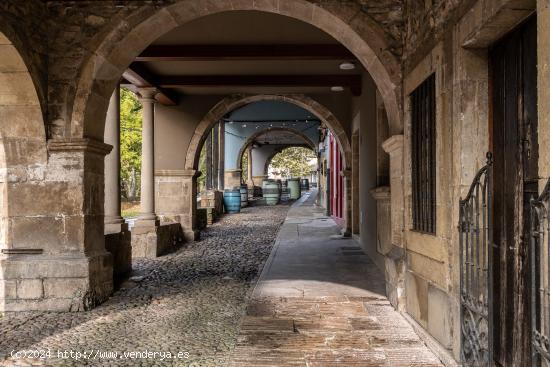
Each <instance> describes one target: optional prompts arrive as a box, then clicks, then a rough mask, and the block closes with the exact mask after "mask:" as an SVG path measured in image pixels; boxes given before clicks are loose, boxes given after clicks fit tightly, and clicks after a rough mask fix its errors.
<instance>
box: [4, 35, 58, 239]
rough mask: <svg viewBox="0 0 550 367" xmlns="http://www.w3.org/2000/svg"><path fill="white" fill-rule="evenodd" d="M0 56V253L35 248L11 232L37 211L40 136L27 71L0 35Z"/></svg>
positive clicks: (43, 161) (42, 162)
mask: <svg viewBox="0 0 550 367" xmlns="http://www.w3.org/2000/svg"><path fill="white" fill-rule="evenodd" d="M0 55H2V57H1V58H0V170H1V174H0V191H1V194H0V209H1V214H0V216H1V224H0V231H1V234H0V248H2V249H12V248H14V247H18V248H22V247H26V248H29V247H32V246H36V244H34V243H33V241H32V240H30V239H29V237H31V236H28V234H24V233H21V231H20V230H17V228H18V225H19V224H21V223H20V222H21V220H25V217H26V216H27V215H31V214H36V213H37V211H38V210H39V209H37V208H33V206H34V205H36V203H33V202H32V200H34V199H35V198H33V197H32V196H33V192H36V190H37V188H38V187H39V186H41V184H42V183H43V180H44V171H45V169H46V165H47V149H46V131H45V125H44V119H43V113H42V108H41V104H40V99H39V96H38V92H37V89H36V87H35V84H34V82H33V78H32V76H31V73H30V71H29V68H28V67H27V64H26V63H25V61H24V59H23V57H22V55H21V53H20V52H19V51H18V49H17V48H16V46H15V45H14V44H13V43H12V42H11V40H10V39H8V37H7V36H6V35H5V34H4V33H2V32H0Z"/></svg>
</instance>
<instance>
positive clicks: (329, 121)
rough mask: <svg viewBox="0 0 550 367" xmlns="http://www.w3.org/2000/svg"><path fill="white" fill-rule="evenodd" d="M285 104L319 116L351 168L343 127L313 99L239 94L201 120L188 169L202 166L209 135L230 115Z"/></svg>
mask: <svg viewBox="0 0 550 367" xmlns="http://www.w3.org/2000/svg"><path fill="white" fill-rule="evenodd" d="M267 100H272V101H282V102H288V103H291V104H294V105H296V106H298V107H301V108H303V109H305V110H307V111H309V112H310V113H311V114H313V115H315V116H317V117H318V118H319V119H320V120H321V122H323V123H324V124H326V126H327V127H328V128H329V129H330V130H331V131H332V132H333V134H334V136H335V137H336V140H337V141H338V145H339V146H340V149H341V151H342V156H343V157H344V165H345V166H346V167H347V165H348V164H350V162H351V145H350V142H349V139H348V136H347V134H346V132H345V130H344V128H343V127H342V124H341V123H340V121H338V119H337V118H336V116H334V114H333V113H332V112H331V111H330V110H329V109H328V108H326V107H325V106H323V105H322V104H320V103H319V102H317V101H315V100H314V99H313V98H311V97H308V96H306V95H303V94H285V95H273V94H258V95H242V94H236V95H233V96H230V97H227V98H224V99H223V100H222V101H220V102H219V103H217V104H216V105H215V106H214V107H213V108H212V109H211V110H210V111H209V112H208V113H207V114H206V115H205V116H204V118H203V119H202V120H201V122H200V123H199V124H198V125H197V128H196V129H195V133H194V134H193V137H192V138H191V142H190V143H189V148H188V149H187V155H186V158H185V169H186V170H196V169H197V168H198V164H199V157H200V149H201V147H202V144H203V142H204V139H206V136H207V135H208V132H209V131H210V130H211V129H212V127H213V126H214V125H215V124H216V123H217V122H219V121H220V120H221V119H222V118H223V116H225V115H226V114H228V113H230V112H232V111H234V110H236V109H238V108H240V107H243V106H245V105H247V104H250V103H254V102H258V101H267Z"/></svg>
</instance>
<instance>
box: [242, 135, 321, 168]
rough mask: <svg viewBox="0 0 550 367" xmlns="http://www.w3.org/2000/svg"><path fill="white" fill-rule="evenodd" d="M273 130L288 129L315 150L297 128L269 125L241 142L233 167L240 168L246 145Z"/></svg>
mask: <svg viewBox="0 0 550 367" xmlns="http://www.w3.org/2000/svg"><path fill="white" fill-rule="evenodd" d="M273 131H288V132H290V133H292V134H293V135H295V136H297V137H299V138H300V139H302V140H303V141H304V144H305V145H307V146H308V147H310V148H311V149H313V150H315V144H314V143H313V142H312V141H311V139H310V138H309V137H308V136H307V135H306V134H304V133H303V132H301V131H299V130H297V129H293V128H291V127H270V128H267V129H263V130H260V131H258V132H256V133H255V134H253V135H251V136H250V137H249V138H248V139H247V140H246V141H245V142H244V143H243V145H242V147H241V149H239V153H238V154H237V161H236V163H235V167H237V168H241V169H242V167H241V162H242V158H243V154H244V152H245V151H246V149H247V148H248V146H249V145H250V144H252V143H253V142H254V141H255V140H256V139H257V138H258V137H259V136H262V135H265V134H266V133H268V132H273Z"/></svg>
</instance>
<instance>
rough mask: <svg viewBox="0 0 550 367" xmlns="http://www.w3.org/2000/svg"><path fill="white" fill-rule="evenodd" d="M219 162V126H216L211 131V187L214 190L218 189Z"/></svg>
mask: <svg viewBox="0 0 550 367" xmlns="http://www.w3.org/2000/svg"><path fill="white" fill-rule="evenodd" d="M219 161H220V146H219V124H216V125H215V126H214V128H213V129H212V186H213V188H214V189H215V190H218V189H219V180H218V178H219V176H218V169H219Z"/></svg>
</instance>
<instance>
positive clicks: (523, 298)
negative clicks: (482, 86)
mask: <svg viewBox="0 0 550 367" xmlns="http://www.w3.org/2000/svg"><path fill="white" fill-rule="evenodd" d="M536 52H537V40H536V17H534V16H533V17H531V18H530V19H529V20H528V21H526V22H525V23H524V24H523V25H521V26H520V27H518V28H517V29H516V30H514V31H513V32H512V33H510V34H509V35H507V36H506V37H505V38H503V39H502V40H501V41H499V42H498V43H497V44H495V45H494V46H493V47H492V48H491V50H490V59H491V81H492V88H491V89H492V115H493V121H492V134H491V138H492V144H493V153H494V168H493V177H494V180H493V198H494V205H493V208H494V213H493V218H494V231H493V238H494V244H495V245H494V252H493V256H494V257H493V258H494V263H493V281H494V293H493V296H494V301H493V305H494V322H493V325H494V328H495V330H494V334H493V338H494V339H493V340H494V358H495V363H496V364H497V365H502V366H529V365H531V363H530V339H531V338H530V326H529V325H530V318H529V304H528V300H529V278H528V269H529V267H528V266H529V264H528V259H529V256H528V254H529V237H528V233H529V222H528V221H529V200H530V198H531V197H533V196H536V193H537V180H536V179H537V174H538V167H537V162H538V144H537V94H536V93H537V79H536V78H537V75H536V67H537V65H536V62H537V54H536Z"/></svg>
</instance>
